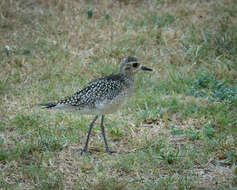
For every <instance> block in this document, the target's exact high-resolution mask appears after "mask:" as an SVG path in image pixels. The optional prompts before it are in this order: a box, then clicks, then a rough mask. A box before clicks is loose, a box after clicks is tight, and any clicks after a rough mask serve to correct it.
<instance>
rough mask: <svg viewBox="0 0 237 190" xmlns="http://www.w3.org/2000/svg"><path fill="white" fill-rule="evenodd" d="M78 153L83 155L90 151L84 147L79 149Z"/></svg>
mask: <svg viewBox="0 0 237 190" xmlns="http://www.w3.org/2000/svg"><path fill="white" fill-rule="evenodd" d="M78 154H79V155H81V156H82V155H88V154H89V153H88V150H87V148H83V149H80V150H78Z"/></svg>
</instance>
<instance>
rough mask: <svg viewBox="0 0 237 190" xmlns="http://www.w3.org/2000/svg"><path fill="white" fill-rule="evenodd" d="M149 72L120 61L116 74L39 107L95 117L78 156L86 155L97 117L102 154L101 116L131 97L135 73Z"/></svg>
mask: <svg viewBox="0 0 237 190" xmlns="http://www.w3.org/2000/svg"><path fill="white" fill-rule="evenodd" d="M140 69H142V70H147V71H152V69H149V68H146V67H144V66H141V65H140V64H139V63H138V62H137V58H136V57H132V56H129V57H127V58H124V59H123V60H122V61H121V64H120V72H119V73H117V74H111V75H108V76H106V77H102V78H99V79H96V80H94V81H92V82H90V83H88V84H87V85H85V86H84V87H83V88H82V89H81V90H79V91H77V92H76V93H74V94H73V95H72V96H69V97H67V98H65V99H62V100H60V101H58V102H51V103H47V104H40V105H41V106H42V107H43V108H53V109H54V108H56V109H64V110H71V111H78V112H79V113H81V114H93V115H96V116H95V118H94V120H93V121H92V123H91V124H90V127H89V132H88V136H87V140H86V144H85V146H84V148H83V149H82V151H81V153H84V152H87V147H88V142H89V136H90V133H91V129H92V127H93V124H94V122H95V121H96V119H97V118H98V115H101V116H102V117H101V118H102V119H101V130H102V135H103V138H104V142H105V147H106V151H107V152H109V153H112V152H114V151H112V150H110V149H109V147H108V145H107V141H106V137H105V133H104V126H103V120H104V114H110V113H113V112H115V111H117V110H118V109H119V107H120V106H121V105H122V103H123V102H125V100H126V99H127V98H128V97H129V96H131V93H132V91H133V88H134V76H135V74H136V73H137V71H138V70H140Z"/></svg>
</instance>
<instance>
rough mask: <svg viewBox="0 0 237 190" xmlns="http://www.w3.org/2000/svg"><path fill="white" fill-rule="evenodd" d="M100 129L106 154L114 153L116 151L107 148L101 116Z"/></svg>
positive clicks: (102, 117)
mask: <svg viewBox="0 0 237 190" xmlns="http://www.w3.org/2000/svg"><path fill="white" fill-rule="evenodd" d="M100 128H101V132H102V136H103V139H104V143H105V149H106V152H108V153H110V154H112V153H115V152H116V151H113V150H111V149H110V148H109V146H108V143H107V140H106V136H105V128H104V115H102V116H101V124H100Z"/></svg>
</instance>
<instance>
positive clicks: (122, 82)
mask: <svg viewBox="0 0 237 190" xmlns="http://www.w3.org/2000/svg"><path fill="white" fill-rule="evenodd" d="M132 89H133V80H131V79H129V78H128V77H127V76H126V75H124V74H121V73H119V74H112V75H109V76H106V77H103V78H99V79H97V80H94V81H92V82H90V83H88V84H87V85H86V86H85V87H83V88H82V89H81V90H79V91H77V92H76V93H75V94H73V95H72V96H70V97H68V98H65V99H63V100H60V101H59V102H58V103H57V105H55V108H62V109H64V108H65V109H67V108H69V109H72V110H77V111H79V112H80V113H82V114H109V113H113V112H114V111H116V110H117V109H118V108H119V105H121V103H122V102H124V101H125V100H126V98H127V97H128V96H129V95H130V94H131V92H132ZM115 107H116V108H117V109H115Z"/></svg>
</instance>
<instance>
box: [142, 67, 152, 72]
mask: <svg viewBox="0 0 237 190" xmlns="http://www.w3.org/2000/svg"><path fill="white" fill-rule="evenodd" d="M141 69H142V70H143V71H153V70H152V69H150V68H147V67H144V66H141Z"/></svg>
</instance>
